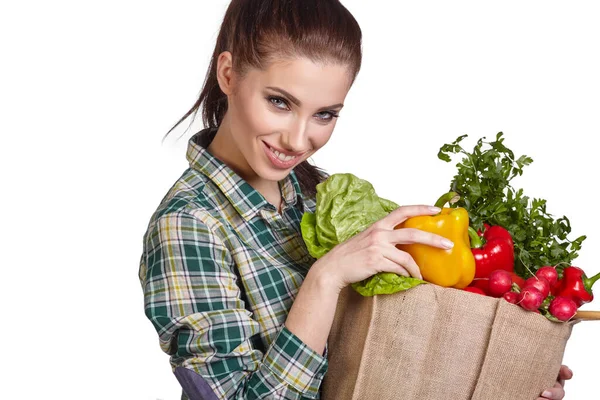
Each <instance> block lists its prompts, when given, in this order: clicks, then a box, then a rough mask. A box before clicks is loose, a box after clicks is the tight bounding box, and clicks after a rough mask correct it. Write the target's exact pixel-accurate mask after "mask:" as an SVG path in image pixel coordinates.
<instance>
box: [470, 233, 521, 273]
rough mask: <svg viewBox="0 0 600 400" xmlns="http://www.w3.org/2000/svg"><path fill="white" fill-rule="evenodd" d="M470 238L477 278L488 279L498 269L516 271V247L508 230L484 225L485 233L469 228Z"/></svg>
mask: <svg viewBox="0 0 600 400" xmlns="http://www.w3.org/2000/svg"><path fill="white" fill-rule="evenodd" d="M469 236H470V238H471V247H472V248H471V252H472V253H473V255H474V256H475V278H487V277H488V276H489V275H490V273H491V272H492V271H494V270H497V269H503V270H505V271H508V272H513V271H514V268H515V247H514V243H513V239H512V237H511V236H510V233H509V232H508V231H507V230H506V229H504V228H503V227H501V226H499V225H494V226H489V225H488V224H484V231H483V232H481V231H479V232H475V229H473V228H469ZM482 238H483V240H484V241H482V240H481V239H482Z"/></svg>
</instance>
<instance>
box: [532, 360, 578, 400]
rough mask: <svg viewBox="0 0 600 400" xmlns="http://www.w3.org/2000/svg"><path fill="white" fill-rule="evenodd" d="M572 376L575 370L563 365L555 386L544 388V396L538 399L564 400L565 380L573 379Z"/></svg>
mask: <svg viewBox="0 0 600 400" xmlns="http://www.w3.org/2000/svg"><path fill="white" fill-rule="evenodd" d="M572 377H573V371H571V370H570V369H569V367H567V366H566V365H561V366H560V371H559V373H558V379H557V380H556V383H555V384H554V387H552V388H551V389H546V390H544V392H543V393H542V396H541V397H538V400H548V399H551V400H562V399H563V398H564V397H565V390H564V386H565V380H567V379H571V378H572Z"/></svg>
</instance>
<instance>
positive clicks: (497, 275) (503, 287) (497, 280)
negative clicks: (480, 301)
mask: <svg viewBox="0 0 600 400" xmlns="http://www.w3.org/2000/svg"><path fill="white" fill-rule="evenodd" d="M511 286H512V276H511V275H510V272H508V271H505V270H503V269H497V270H495V271H492V272H491V273H490V282H489V288H488V293H489V294H490V296H493V297H502V295H503V294H504V293H506V292H508V291H510V288H511Z"/></svg>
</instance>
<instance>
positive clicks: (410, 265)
mask: <svg viewBox="0 0 600 400" xmlns="http://www.w3.org/2000/svg"><path fill="white" fill-rule="evenodd" d="M383 256H384V257H385V258H387V259H388V260H390V261H391V262H393V263H394V264H396V265H399V266H400V267H401V268H402V269H404V270H405V271H408V273H407V274H406V275H404V274H400V275H404V276H408V275H409V274H410V276H412V277H415V278H419V279H423V275H421V270H420V268H419V266H418V265H417V263H416V262H415V260H413V258H412V257H411V255H410V254H408V253H406V252H404V251H401V250H398V249H397V248H396V247H387V246H386V247H385V248H384V250H383Z"/></svg>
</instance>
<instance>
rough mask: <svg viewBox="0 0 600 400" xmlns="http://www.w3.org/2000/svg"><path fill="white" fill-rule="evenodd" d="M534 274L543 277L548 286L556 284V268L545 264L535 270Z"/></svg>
mask: <svg viewBox="0 0 600 400" xmlns="http://www.w3.org/2000/svg"><path fill="white" fill-rule="evenodd" d="M535 276H537V277H538V278H544V279H545V280H547V281H548V283H549V284H550V287H552V286H554V285H556V281H558V272H556V268H554V267H549V266H545V267H542V268H540V269H538V270H537V272H536V273H535Z"/></svg>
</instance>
